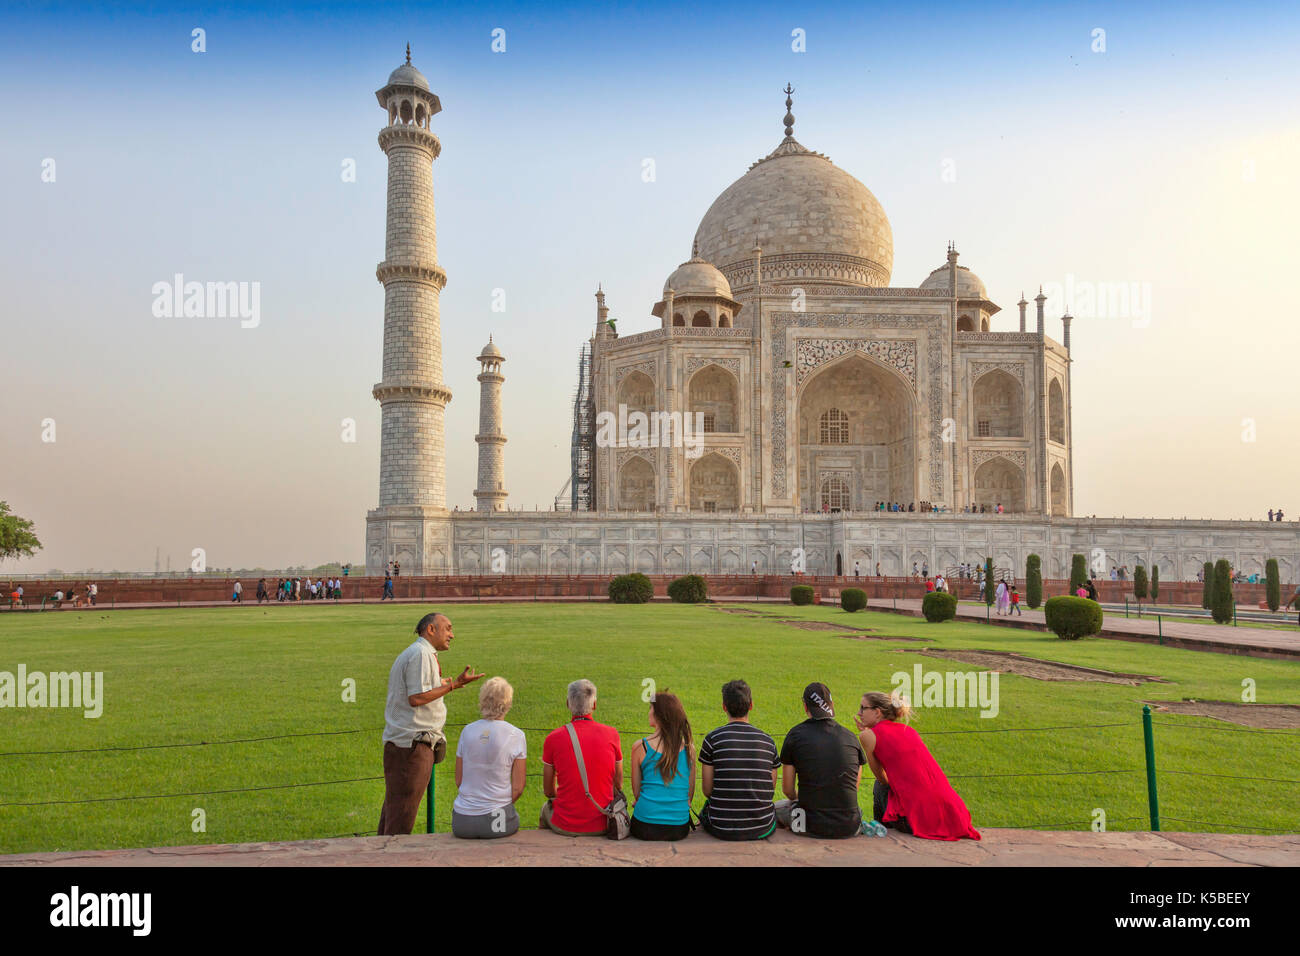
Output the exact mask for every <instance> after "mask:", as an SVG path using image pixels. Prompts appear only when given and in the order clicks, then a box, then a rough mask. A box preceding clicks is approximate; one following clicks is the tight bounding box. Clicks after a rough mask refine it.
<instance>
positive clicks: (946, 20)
mask: <svg viewBox="0 0 1300 956" xmlns="http://www.w3.org/2000/svg"><path fill="white" fill-rule="evenodd" d="M903 7H904V5H900V4H896V3H895V4H888V5H872V4H863V3H860V2H854V3H844V4H829V5H822V6H820V7H816V8H815V9H813V10H806V9H802V8H800V7H799V5H791V4H755V3H745V4H736V5H726V6H723V5H713V4H698V3H697V4H686V5H672V4H663V3H655V4H644V5H620V6H618V7H617V8H610V7H606V6H599V7H598V6H596V5H591V6H582V5H551V4H541V3H536V4H513V5H510V4H483V5H469V4H431V5H419V4H405V5H404V4H394V3H385V4H382V5H374V6H371V7H365V6H359V5H357V6H343V5H336V4H294V3H287V4H278V5H277V6H276V8H275V11H274V12H266V11H263V10H260V9H258V8H256V7H254V6H252V5H246V4H237V3H227V4H222V5H219V6H215V7H211V8H208V7H199V8H195V9H194V10H191V11H181V12H177V11H176V10H175V9H170V8H169V6H168V5H166V4H157V5H152V4H151V5H129V4H127V5H120V6H117V7H115V8H114V10H113V11H112V12H102V11H101V12H97V11H90V12H88V11H87V10H86V9H85V8H84V7H82V6H81V5H77V4H32V5H28V6H26V7H24V8H22V9H20V10H14V9H12V8H10V7H6V8H5V10H4V12H3V13H0V90H2V91H3V96H0V129H3V135H0V289H2V290H3V292H2V294H3V300H2V302H3V305H2V308H3V331H4V338H3V345H2V346H0V355H3V360H2V362H3V364H2V365H0V409H2V414H0V499H5V500H8V502H9V503H10V505H11V506H12V507H13V509H14V510H15V511H16V512H18V513H19V514H22V515H25V516H27V517H30V518H32V519H34V520H35V521H36V523H37V531H38V534H39V535H40V537H41V539H42V540H43V541H44V543H45V550H44V551H42V552H40V553H39V554H38V555H37V557H36V558H35V559H34V560H30V561H25V562H22V563H21V564H16V563H14V562H9V563H6V564H3V565H0V570H24V571H36V570H41V569H45V568H49V567H59V568H64V569H74V568H75V569H82V568H100V569H108V568H123V569H127V568H138V569H146V568H152V567H153V561H154V553H155V547H160V548H161V552H162V554H163V555H164V561H165V559H166V555H168V554H170V555H171V556H172V565H173V567H182V566H184V565H187V564H188V563H189V554H190V552H191V549H192V548H195V547H203V548H205V549H206V551H207V556H208V563H209V564H210V565H213V566H226V565H235V566H240V565H247V566H252V565H256V564H260V565H264V566H267V567H280V566H285V565H287V564H290V563H300V562H306V563H312V564H314V563H317V562H322V561H329V560H345V561H346V560H351V561H354V562H358V563H360V562H362V561H363V540H364V525H365V520H364V519H365V512H366V510H367V509H368V508H373V507H375V506H376V504H377V503H378V474H379V441H378V430H379V406H378V403H376V402H375V401H374V400H373V399H372V398H371V396H370V389H371V387H372V385H373V384H374V383H375V382H377V381H378V380H379V378H380V358H381V347H382V322H383V288H382V286H380V284H379V283H378V282H377V281H376V280H375V277H374V268H375V265H376V264H377V263H378V261H379V260H380V259H381V258H382V256H383V242H384V211H385V208H384V190H385V157H384V155H383V153H382V152H381V151H380V149H379V148H378V145H377V144H376V139H375V138H376V134H377V133H378V131H379V129H380V128H381V127H382V125H383V123H384V113H383V111H382V110H381V109H380V107H379V105H378V104H377V102H376V100H375V97H374V91H375V90H377V89H379V88H380V87H381V86H383V85H384V83H385V80H386V78H387V76H388V73H389V71H391V70H392V69H393V68H394V67H396V66H397V65H399V64H400V63H401V62H402V59H403V56H402V54H403V47H404V45H405V44H406V43H407V42H408V41H409V42H410V43H411V47H412V60H413V62H414V63H415V65H416V66H418V67H419V68H420V69H421V70H422V71H423V72H424V74H425V75H426V76H427V77H428V78H429V80H430V83H431V85H432V87H433V90H434V91H435V92H436V93H437V94H438V95H439V96H440V97H441V100H442V104H443V112H442V113H441V114H440V115H438V116H436V117H435V118H434V122H433V128H434V131H435V132H436V133H437V135H438V136H439V138H440V139H441V141H442V146H443V152H442V157H441V158H440V159H439V160H438V161H437V162H436V163H435V164H434V189H435V201H436V205H437V216H438V258H439V261H440V263H441V265H442V267H443V268H444V269H445V270H446V271H447V274H448V276H449V282H448V285H447V288H446V290H445V291H444V292H443V295H442V323H443V325H442V333H443V356H444V366H445V368H444V375H445V380H446V382H447V384H448V386H449V387H450V388H451V390H452V392H453V394H454V399H453V401H452V403H451V404H450V406H449V407H448V410H447V448H448V465H447V481H448V489H447V491H448V507H451V506H452V505H454V504H460V505H461V506H462V507H469V506H471V505H472V504H473V497H472V494H471V492H472V490H473V486H474V479H475V460H476V459H475V456H476V446H475V444H474V440H473V435H474V433H475V431H476V430H477V425H478V384H477V382H476V381H475V379H474V377H475V375H476V374H477V373H478V366H477V363H476V361H475V356H476V355H477V354H478V351H479V348H480V347H481V346H482V344H483V343H484V342H485V341H486V340H487V337H488V334H489V332H491V333H493V334H494V335H495V338H496V342H497V343H498V344H499V345H500V346H501V348H502V350H503V351H504V353H505V355H506V363H505V368H504V372H505V375H506V383H505V386H504V397H505V429H506V434H507V435H508V437H509V444H508V445H507V446H506V478H507V488H508V489H509V491H510V504H511V505H512V506H520V505H522V506H525V507H531V506H533V505H540V506H542V507H545V508H549V507H550V505H551V502H552V500H553V498H554V496H555V494H556V493H557V492H558V491H559V490H560V487H561V486H562V485H563V484H564V482H565V479H566V477H567V475H568V456H569V449H568V443H569V432H570V427H571V412H570V407H569V401H570V397H571V393H572V390H573V386H574V376H575V366H576V358H577V352H578V348H579V346H580V344H581V342H582V341H583V340H584V339H585V338H586V337H587V336H588V335H589V334H590V331H591V329H592V326H593V321H594V307H595V302H594V299H593V293H594V291H595V288H596V284H597V282H602V283H603V284H604V288H605V290H606V292H607V294H608V304H609V306H610V307H611V312H612V314H613V315H614V316H615V317H616V318H617V319H618V320H619V331H620V332H621V333H623V334H628V333H632V332H637V331H642V330H644V329H648V328H652V327H656V326H657V325H658V320H656V319H653V318H652V317H651V316H650V314H649V311H650V307H651V305H652V304H653V303H654V302H655V301H656V299H657V298H658V296H659V292H660V289H661V287H662V285H663V282H664V279H665V277H666V276H667V275H668V274H669V272H671V271H672V269H673V268H674V267H675V266H676V265H677V264H678V263H680V262H682V261H683V260H685V259H686V258H688V257H689V254H690V244H691V239H692V236H693V235H694V232H695V228H696V226H697V225H698V223H699V220H700V218H701V217H702V216H703V214H704V212H705V210H706V209H707V208H708V206H709V204H710V203H711V202H712V201H713V199H714V198H715V197H716V196H717V195H718V193H720V192H721V191H722V190H723V189H725V188H726V187H727V186H728V185H729V184H730V183H731V182H732V181H734V180H735V179H736V178H738V177H739V176H741V175H742V174H743V173H744V172H745V170H746V169H747V167H748V166H749V164H750V163H752V162H753V161H754V160H756V159H758V158H760V157H761V156H763V155H765V154H766V153H767V152H769V151H770V150H771V149H772V148H773V147H774V146H775V145H776V144H777V143H778V142H779V141H780V138H781V135H782V129H781V117H782V115H783V114H784V112H785V108H784V105H783V100H784V94H782V93H781V92H780V91H781V88H782V87H783V86H784V85H785V84H786V82H791V83H793V84H794V86H795V88H796V93H795V106H794V113H795V116H796V118H797V121H796V126H795V135H796V137H797V138H798V139H799V140H800V141H801V142H802V143H803V144H804V145H805V146H807V147H808V148H810V149H814V150H818V151H820V152H824V153H826V154H828V155H829V156H830V157H831V159H832V160H833V161H834V162H835V163H836V164H837V165H838V166H840V167H841V168H843V169H845V170H847V171H848V172H849V173H851V174H852V175H854V176H856V177H857V178H858V179H860V180H862V181H863V182H864V183H865V184H866V185H867V186H868V187H869V188H870V189H871V190H872V191H873V192H874V193H875V195H876V196H877V198H878V199H879V200H880V202H881V203H882V204H883V206H884V208H885V211H886V213H887V215H888V216H889V219H890V223H891V225H892V227H893V232H894V271H893V278H892V280H891V284H892V285H895V286H913V285H916V284H917V283H919V282H920V281H921V280H922V279H923V278H924V277H925V276H926V275H927V274H928V273H929V272H930V270H931V269H934V268H935V267H937V266H938V265H940V264H942V262H943V260H944V251H945V247H946V244H947V242H948V240H950V239H951V240H953V241H955V242H956V243H957V247H958V249H959V251H960V252H961V255H962V258H961V262H962V264H963V265H967V266H970V267H971V268H972V269H973V270H974V271H975V272H976V273H978V274H979V275H980V277H981V278H982V279H983V280H984V282H985V284H986V285H987V287H988V290H989V294H990V296H991V297H992V298H993V300H994V301H995V302H997V303H998V304H999V305H1000V306H1001V307H1002V310H1003V311H1002V312H1001V313H1000V314H999V315H997V316H995V318H994V323H993V328H994V330H1010V329H1014V328H1015V327H1016V323H1017V318H1016V306H1015V303H1016V300H1017V299H1018V298H1019V296H1020V292H1021V290H1022V289H1023V290H1025V292H1026V293H1027V295H1028V296H1029V297H1031V298H1032V296H1033V294H1034V292H1035V291H1036V288H1037V286H1038V284H1039V283H1052V282H1056V283H1059V284H1065V283H1067V281H1071V282H1073V283H1074V284H1075V286H1076V287H1079V286H1081V285H1086V284H1097V283H1138V284H1139V285H1138V288H1139V289H1149V291H1150V301H1151V313H1150V317H1149V320H1147V319H1145V318H1142V317H1138V318H1137V319H1134V318H1114V317H1105V318H1102V317H1086V316H1083V315H1081V314H1080V310H1079V309H1077V308H1076V309H1075V310H1074V311H1075V313H1076V315H1077V316H1078V318H1076V321H1075V323H1074V326H1073V335H1072V337H1073V357H1074V359H1075V365H1074V369H1073V385H1074V396H1073V411H1074V442H1075V455H1074V480H1075V503H1076V512H1077V513H1079V514H1093V513H1095V514H1098V515H1127V516H1135V515H1159V516H1183V515H1188V516H1207V517H1218V518H1229V517H1262V516H1263V514H1264V512H1265V511H1266V510H1267V509H1268V508H1270V507H1278V506H1281V507H1283V508H1284V509H1285V510H1286V511H1288V512H1289V514H1290V516H1300V495H1297V494H1296V493H1295V488H1296V475H1297V470H1298V468H1297V465H1298V464H1300V453H1298V452H1297V436H1300V408H1297V396H1298V395H1300V386H1298V385H1297V376H1296V371H1295V364H1296V361H1297V358H1298V357H1300V331H1298V325H1297V323H1298V320H1297V318H1296V316H1295V315H1294V314H1293V310H1294V309H1295V308H1296V306H1295V305H1294V304H1291V305H1288V304H1287V303H1289V302H1290V301H1291V293H1292V292H1293V290H1294V288H1295V281H1296V276H1297V275H1300V263H1298V262H1297V257H1298V256H1300V242H1297V239H1296V234H1297V226H1296V223H1297V222H1300V183H1298V181H1297V171H1298V170H1300V107H1298V106H1297V99H1296V90H1297V89H1300V75H1298V74H1300V58H1298V57H1297V56H1296V55H1295V51H1296V50H1297V49H1298V48H1300V14H1298V13H1297V12H1296V11H1295V9H1294V5H1293V4H1282V3H1279V4H1275V5H1274V4H1252V3H1238V4H1231V5H1224V4H1213V5H1210V4H1205V5H1190V6H1188V5H1181V6H1180V7H1179V8H1177V9H1175V8H1174V7H1172V6H1170V7H1165V6H1164V5H1159V6H1158V7H1157V8H1156V9H1154V10H1148V11H1142V10H1137V11H1135V10H1133V9H1132V8H1131V5H1129V4H1113V5H1112V4H1095V3H1090V4H1076V5H1066V6H1057V5H1053V6H1052V7H1051V8H1050V9H1040V8H1038V7H1035V6H1031V5H1012V4H1007V5H1002V6H1000V7H996V8H994V7H989V6H987V5H973V4H944V3H930V4H925V5H922V6H918V7H916V8H915V10H911V9H904V8H903ZM195 28H202V29H203V30H205V31H206V52H203V53H196V52H193V51H192V49H191V45H192V34H191V31H192V30H193V29H195ZM496 28H501V29H503V30H504V31H505V41H506V50H505V52H504V53H494V52H493V51H492V47H491V44H492V31H493V30H494V29H496ZM1098 28H1100V29H1102V30H1104V31H1105V36H1104V41H1105V51H1104V52H1094V51H1093V47H1094V46H1095V45H1097V41H1096V39H1095V38H1094V30H1096V29H1098ZM796 29H799V30H803V31H804V34H805V36H806V52H802V53H796V52H793V51H792V49H791V44H792V38H791V34H792V31H794V30H796ZM646 158H653V159H654V161H655V168H656V179H655V181H654V182H653V183H647V182H644V181H643V180H642V176H641V170H642V161H643V160H644V159H646ZM47 160H53V161H54V162H53V166H52V169H53V172H54V181H53V182H49V181H45V180H46V179H48V178H49V175H48V171H49V170H50V168H51V166H50V164H49V163H48V162H47ZM348 160H354V161H355V169H356V176H355V182H346V181H344V177H343V176H342V175H341V174H342V171H343V169H344V164H345V163H346V162H347V161H348ZM945 174H946V175H945ZM954 174H955V175H954ZM177 273H181V274H183V275H184V276H185V277H186V279H187V280H198V281H205V282H206V281H234V282H249V283H251V282H257V283H260V295H261V299H260V323H259V324H258V326H257V327H256V328H241V323H240V321H239V320H238V319H237V318H225V319H219V318H204V319H195V318H190V319H186V318H175V317H173V318H166V317H161V318H160V317H157V316H155V315H154V311H153V304H154V295H153V293H152V291H151V290H152V288H153V286H154V284H155V283H158V282H170V281H171V280H172V277H173V276H174V275H175V274H177ZM494 289H503V290H505V302H506V311H505V312H504V313H498V312H493V311H492V308H491V306H492V294H493V290H494ZM1031 315H1032V306H1031ZM1031 327H1032V318H1031ZM1048 334H1049V335H1051V336H1052V337H1054V338H1058V339H1059V338H1060V323H1059V322H1058V321H1057V320H1056V316H1055V315H1052V314H1051V313H1049V324H1048ZM344 418H353V419H355V420H356V423H357V427H356V441H355V442H353V443H348V442H345V441H343V440H342V437H341V436H342V429H341V425H340V423H341V421H342V419H344ZM46 419H53V420H54V428H55V439H56V440H55V441H53V442H47V441H42V437H43V434H46V435H48V427H46V426H43V424H42V423H43V421H44V420H46ZM1246 420H1249V422H1247V421H1246ZM1252 429H1253V438H1254V440H1253V441H1248V440H1244V439H1248V438H1251V437H1252Z"/></svg>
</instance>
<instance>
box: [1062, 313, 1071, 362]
mask: <svg viewBox="0 0 1300 956" xmlns="http://www.w3.org/2000/svg"><path fill="white" fill-rule="evenodd" d="M1073 321H1074V316H1072V315H1071V314H1070V310H1069V309H1066V310H1065V315H1063V316H1061V325H1062V326H1063V328H1064V331H1063V332H1062V334H1061V344H1062V345H1064V346H1065V351H1067V352H1068V351H1070V323H1071V322H1073Z"/></svg>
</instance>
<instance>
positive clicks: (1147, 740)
mask: <svg viewBox="0 0 1300 956" xmlns="http://www.w3.org/2000/svg"><path fill="white" fill-rule="evenodd" d="M1142 724H1143V742H1144V748H1145V752H1146V761H1145V766H1142V767H1120V768H1111V769H1104V770H1084V769H1077V768H1072V769H1060V770H1032V771H1017V772H994V773H957V774H947V777H948V779H949V780H980V779H996V780H1008V779H1017V778H1038V777H1079V776H1091V777H1097V776H1105V777H1110V776H1122V775H1126V774H1137V773H1145V774H1146V777H1147V796H1148V815H1147V816H1145V817H1143V816H1128V817H1110V818H1108V819H1107V823H1131V822H1134V821H1139V820H1147V821H1148V822H1149V825H1150V828H1151V829H1152V830H1153V831H1159V830H1160V827H1161V819H1162V818H1161V815H1160V812H1159V793H1158V788H1157V781H1158V777H1159V775H1161V774H1168V775H1176V776H1185V777H1199V778H1212V779H1222V780H1241V781H1249V782H1251V783H1269V784H1281V785H1284V786H1291V787H1294V786H1300V780H1297V779H1293V778H1286V777H1264V776H1259V775H1247V774H1229V773H1214V772H1210V771H1200V770H1177V769H1166V770H1160V771H1158V772H1157V769H1156V761H1155V746H1154V729H1153V728H1154V727H1166V728H1171V729H1177V730H1184V731H1197V732H1200V731H1210V732H1221V733H1239V734H1254V735H1264V736H1280V737H1296V736H1300V731H1291V730H1267V729H1265V730H1259V729H1251V728H1245V727H1213V726H1205V725H1196V724H1185V723H1176V722H1172V721H1154V720H1152V718H1151V708H1150V706H1147V705H1144V706H1143V708H1142ZM466 726H468V725H467V724H464V723H450V724H446V725H444V729H445V730H450V729H458V728H464V727H466ZM1132 726H1133V724H1132V722H1131V721H1117V722H1113V723H1101V724H1067V725H1053V726H1047V727H1000V728H988V729H980V730H944V731H929V732H927V736H942V735H956V734H990V733H1025V734H1029V733H1041V732H1048V731H1077V730H1088V731H1095V730H1105V729H1114V728H1119V727H1132ZM383 729H384V728H383V727H382V726H372V727H356V728H350V729H340V730H320V731H306V732H299V733H286V734H267V735H263V736H258V737H238V738H231V739H226V740H196V741H185V742H173V743H157V744H136V745H130V746H108V747H82V748H75V749H51V750H13V751H6V752H0V758H20V757H61V756H67V755H70V754H105V755H108V754H122V753H130V752H139V751H151V750H165V749H179V748H203V747H217V746H229V745H237V744H252V743H262V742H266V741H273V740H295V739H302V738H308V737H337V736H346V735H353V734H363V733H378V732H380V731H382V730H383ZM518 729H520V730H522V731H524V732H525V733H541V734H549V733H551V732H552V731H553V729H554V728H550V727H520V728H518ZM618 733H619V735H620V736H623V737H641V736H645V734H646V732H645V731H640V730H636V731H633V730H619V731H618ZM771 736H772V737H773V738H774V739H780V738H783V737H785V736H786V734H773V735H771ZM542 776H543V774H541V773H530V774H526V778H528V779H537V778H540V777H542ZM383 779H384V776H383V775H382V774H377V775H373V776H364V777H350V778H346V779H338V780H310V781H303V782H297V783H276V784H262V785H257V786H248V787H228V788H221V789H213V790H189V791H179V792H169V793H139V794H124V795H118V796H108V797H82V798H77V799H47V800H20V801H8V802H0V809H8V808H23V807H54V806H72V805H85V804H107V803H122V802H129V801H136V800H168V799H173V798H178V797H205V796H214V795H226V794H235V793H256V792H268V791H281V790H297V789H304V788H313V787H330V786H346V785H352V784H359V783H375V782H377V781H380V780H383ZM435 779H436V768H435V773H434V774H433V775H431V777H430V781H429V789H428V794H427V800H428V805H427V807H426V820H427V821H428V823H427V824H426V826H427V827H428V831H429V832H433V826H432V821H433V799H434V783H435ZM1290 805H1292V806H1294V805H1296V803H1295V802H1294V801H1293V802H1292V803H1291V804H1290ZM1163 819H1164V820H1167V821H1172V822H1175V823H1181V824H1186V825H1190V826H1201V827H1212V828H1214V829H1216V830H1229V831H1233V830H1237V831H1265V832H1270V833H1289V832H1295V830H1294V829H1293V828H1291V829H1289V828H1286V827H1271V826H1263V825H1259V824H1252V823H1240V822H1235V821H1223V820H1220V821H1217V822H1216V821H1206V820H1192V819H1187V818H1183V817H1173V816H1165V817H1163ZM981 825H982V826H994V827H1014V828H1020V829H1055V828H1059V827H1081V828H1092V827H1093V825H1094V824H1093V821H1090V820H1066V821H1060V822H1051V823H1025V822H1020V821H1009V822H1004V823H986V822H982V823H981ZM521 829H525V830H534V829H537V828H536V827H531V826H529V827H521ZM375 832H376V831H374V830H365V831H354V832H351V833H341V834H335V835H333V836H330V837H325V838H323V839H336V838H343V837H358V836H371V835H374V834H375Z"/></svg>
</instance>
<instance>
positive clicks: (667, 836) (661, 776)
mask: <svg viewBox="0 0 1300 956" xmlns="http://www.w3.org/2000/svg"><path fill="white" fill-rule="evenodd" d="M648 719H649V721H650V726H651V727H653V728H654V733H653V734H651V735H650V736H648V737H642V738H641V739H640V740H639V741H637V743H636V746H635V747H633V748H632V761H631V763H632V799H633V800H635V801H636V805H635V807H634V808H633V810H632V836H634V837H636V838H637V839H639V840H680V839H682V838H683V837H685V836H686V835H687V834H688V833H690V832H691V830H692V829H693V827H692V825H691V800H692V799H693V798H694V797H695V747H694V745H693V744H692V743H691V725H690V721H688V720H687V719H686V710H685V708H683V707H682V702H681V701H680V700H679V699H678V698H677V696H676V695H675V694H670V693H668V692H667V691H664V692H662V693H659V694H656V695H655V698H654V700H653V701H651V703H650V713H649V715H648Z"/></svg>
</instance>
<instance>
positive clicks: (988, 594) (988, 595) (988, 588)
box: [984, 558, 993, 607]
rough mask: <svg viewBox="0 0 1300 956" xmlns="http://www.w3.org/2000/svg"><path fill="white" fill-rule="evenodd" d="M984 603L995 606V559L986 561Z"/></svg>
mask: <svg viewBox="0 0 1300 956" xmlns="http://www.w3.org/2000/svg"><path fill="white" fill-rule="evenodd" d="M984 603H985V604H987V605H989V606H990V607H992V605H993V559H992V558H985V559H984Z"/></svg>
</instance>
